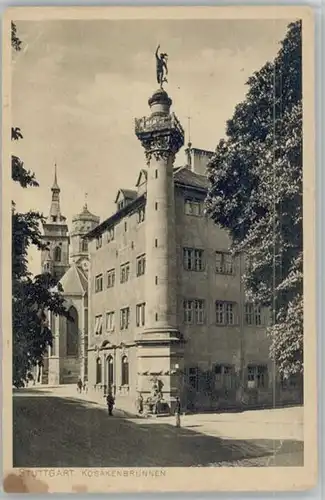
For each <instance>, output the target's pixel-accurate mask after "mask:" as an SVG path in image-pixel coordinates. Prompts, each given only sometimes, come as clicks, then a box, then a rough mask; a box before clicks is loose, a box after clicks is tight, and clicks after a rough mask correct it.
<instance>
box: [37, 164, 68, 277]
mask: <svg viewBox="0 0 325 500" xmlns="http://www.w3.org/2000/svg"><path fill="white" fill-rule="evenodd" d="M51 191H52V202H51V208H50V213H49V216H48V217H47V218H46V221H45V222H44V224H43V241H44V242H45V243H46V245H47V247H48V248H47V250H42V253H41V266H42V272H50V273H51V274H52V275H53V276H54V277H55V278H56V279H57V280H58V281H59V280H60V279H61V278H62V276H63V275H64V274H65V272H66V271H67V269H68V268H69V235H68V226H67V222H66V218H65V217H64V216H63V215H62V213H61V207H60V188H59V185H58V181H57V169H56V165H55V171H54V182H53V186H52V188H51Z"/></svg>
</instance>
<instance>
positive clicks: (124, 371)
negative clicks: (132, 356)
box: [122, 356, 129, 385]
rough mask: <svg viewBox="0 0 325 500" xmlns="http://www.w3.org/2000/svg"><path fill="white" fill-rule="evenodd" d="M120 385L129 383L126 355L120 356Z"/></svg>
mask: <svg viewBox="0 0 325 500" xmlns="http://www.w3.org/2000/svg"><path fill="white" fill-rule="evenodd" d="M122 385H129V360H128V357H127V356H123V358H122Z"/></svg>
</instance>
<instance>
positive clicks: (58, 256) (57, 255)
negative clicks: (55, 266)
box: [54, 247, 61, 262]
mask: <svg viewBox="0 0 325 500" xmlns="http://www.w3.org/2000/svg"><path fill="white" fill-rule="evenodd" d="M54 260H55V262H61V248H60V247H56V248H55V249H54Z"/></svg>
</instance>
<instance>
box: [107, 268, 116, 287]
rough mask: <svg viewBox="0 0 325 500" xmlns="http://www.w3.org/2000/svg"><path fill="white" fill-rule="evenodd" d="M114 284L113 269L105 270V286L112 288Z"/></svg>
mask: <svg viewBox="0 0 325 500" xmlns="http://www.w3.org/2000/svg"><path fill="white" fill-rule="evenodd" d="M114 285H115V269H110V270H109V271H107V288H113V286H114Z"/></svg>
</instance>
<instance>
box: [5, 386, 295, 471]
mask: <svg viewBox="0 0 325 500" xmlns="http://www.w3.org/2000/svg"><path fill="white" fill-rule="evenodd" d="M13 425H14V429H13V430H14V432H13V441H14V442H13V446H14V449H13V452H14V453H13V455H14V466H15V467H25V468H31V467H173V466H174V467H175V466H176V467H188V466H189V467H191V466H192V467H197V466H201V467H205V466H217V467H221V466H227V467H229V466H230V467H233V466H250V467H251V466H259V467H263V466H291V467H292V466H302V465H303V428H302V408H290V409H281V410H266V411H264V413H263V411H255V412H245V413H240V414H200V415H186V416H183V417H182V427H181V428H180V429H177V428H176V427H175V422H174V419H173V418H172V417H167V418H151V419H137V418H126V417H125V413H123V412H120V411H118V410H115V411H114V416H113V417H109V416H108V415H107V410H106V409H105V408H104V407H103V406H101V405H99V404H96V403H94V402H90V401H85V400H83V399H81V398H80V397H79V398H78V397H73V396H69V397H68V396H65V397H63V396H62V395H59V394H57V393H56V392H55V391H51V390H50V389H49V390H48V391H46V390H42V391H39V390H37V389H34V388H31V389H22V390H19V391H15V392H14V398H13ZM245 429H246V430H245ZM263 429H264V430H263Z"/></svg>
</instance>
